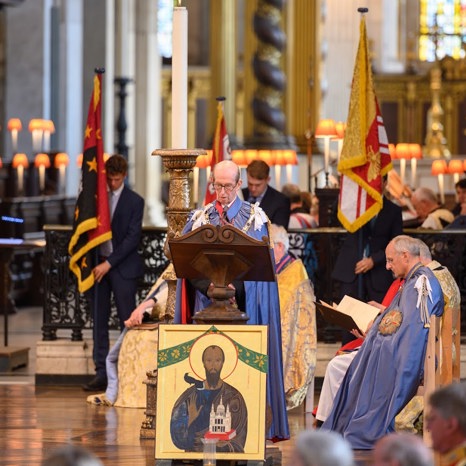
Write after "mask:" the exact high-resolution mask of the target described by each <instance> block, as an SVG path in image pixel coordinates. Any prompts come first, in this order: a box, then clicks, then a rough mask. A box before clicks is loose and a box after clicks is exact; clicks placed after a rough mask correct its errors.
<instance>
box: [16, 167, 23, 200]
mask: <svg viewBox="0 0 466 466" xmlns="http://www.w3.org/2000/svg"><path fill="white" fill-rule="evenodd" d="M16 170H17V171H18V193H19V194H23V189H24V167H23V166H22V165H18V167H17V169H16Z"/></svg>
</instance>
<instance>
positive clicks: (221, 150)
mask: <svg viewBox="0 0 466 466" xmlns="http://www.w3.org/2000/svg"><path fill="white" fill-rule="evenodd" d="M229 159H231V149H230V140H229V138H228V132H227V126H226V123H225V116H224V114H223V100H219V102H218V104H217V125H216V127H215V134H214V143H213V146H212V160H211V162H210V167H211V177H210V179H208V180H207V187H206V192H205V198H204V205H207V204H210V203H211V202H213V201H215V199H216V198H217V196H216V194H215V189H214V187H213V185H212V173H213V170H214V167H215V164H217V163H218V162H221V161H222V160H229Z"/></svg>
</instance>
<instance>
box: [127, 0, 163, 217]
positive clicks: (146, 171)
mask: <svg viewBox="0 0 466 466" xmlns="http://www.w3.org/2000/svg"><path fill="white" fill-rule="evenodd" d="M135 8H136V49H135V51H134V53H135V52H136V50H137V54H136V53H135V59H136V61H135V81H136V82H137V85H134V86H133V88H134V92H135V102H136V110H137V111H136V118H135V120H134V127H135V129H137V131H136V132H135V143H134V177H135V185H136V186H137V187H138V188H139V191H140V192H141V194H143V196H144V198H145V200H146V212H145V214H146V217H145V219H144V222H145V223H146V224H150V225H156V226H162V225H166V217H165V206H164V205H163V203H162V176H163V174H162V173H163V171H162V168H161V165H162V164H161V160H160V158H158V157H151V156H150V154H151V152H152V151H153V149H154V147H161V146H162V134H161V127H162V123H161V105H162V104H161V58H160V55H159V53H158V50H157V3H156V2H147V1H146V0H137V2H136V6H135Z"/></svg>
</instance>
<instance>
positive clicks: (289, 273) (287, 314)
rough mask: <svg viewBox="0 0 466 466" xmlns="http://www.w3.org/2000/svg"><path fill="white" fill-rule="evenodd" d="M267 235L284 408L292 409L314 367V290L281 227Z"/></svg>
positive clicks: (315, 332) (272, 229)
mask: <svg viewBox="0 0 466 466" xmlns="http://www.w3.org/2000/svg"><path fill="white" fill-rule="evenodd" d="M270 236H271V239H272V243H273V252H274V256H275V271H276V274H277V281H278V294H279V300H280V315H281V330H282V352H283V377H284V385H285V396H286V406H287V409H292V408H295V407H296V406H299V405H300V404H301V403H302V402H303V401H304V399H305V398H306V394H307V390H308V388H309V385H310V384H311V383H312V380H313V377H314V371H315V367H316V349H317V331H316V317H315V312H316V311H315V303H314V301H315V297H314V289H313V286H312V282H311V281H310V280H309V278H308V275H307V272H306V269H305V267H304V264H303V263H302V261H301V260H300V259H295V258H293V257H292V256H291V255H290V254H289V252H288V248H289V237H288V233H287V231H286V230H285V228H283V227H282V226H279V225H274V224H272V225H271V227H270Z"/></svg>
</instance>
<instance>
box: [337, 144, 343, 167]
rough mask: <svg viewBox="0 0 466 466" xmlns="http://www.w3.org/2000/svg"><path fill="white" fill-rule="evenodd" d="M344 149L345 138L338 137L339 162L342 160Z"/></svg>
mask: <svg viewBox="0 0 466 466" xmlns="http://www.w3.org/2000/svg"><path fill="white" fill-rule="evenodd" d="M342 149H343V139H338V159H337V162H338V163H339V162H340V157H341V150H342Z"/></svg>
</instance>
